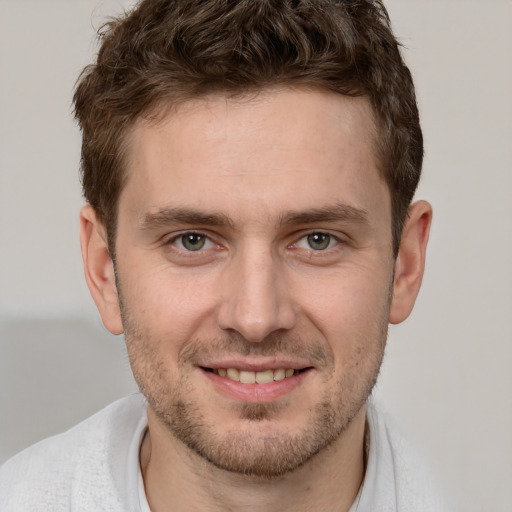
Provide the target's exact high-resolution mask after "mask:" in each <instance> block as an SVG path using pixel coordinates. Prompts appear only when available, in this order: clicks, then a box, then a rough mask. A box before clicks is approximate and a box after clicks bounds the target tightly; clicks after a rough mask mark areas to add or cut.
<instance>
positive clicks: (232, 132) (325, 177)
mask: <svg viewBox="0 0 512 512" xmlns="http://www.w3.org/2000/svg"><path fill="white" fill-rule="evenodd" d="M164 112H165V114H164V115H162V116H159V118H158V120H154V119H153V120H147V119H140V120H139V121H138V122H137V123H136V124H135V126H134V128H133V131H132V133H131V135H130V137H129V141H128V142H129V145H128V152H127V155H126V157H127V159H126V164H127V165H126V168H127V180H126V187H125V190H123V192H122V193H121V198H120V200H121V202H122V200H123V197H124V196H126V195H130V196H133V197H131V199H130V200H131V202H132V207H133V208H137V209H141V210H145V211H151V210H155V209H157V208H159V207H161V206H165V205H166V203H168V204H169V205H170V206H175V203H183V202H184V203H186V204H184V205H181V204H178V205H179V206H187V207H189V206H191V207H203V208H205V207H208V209H210V210H219V209H220V210H229V209H230V208H231V207H233V208H237V209H238V210H240V207H241V206H245V209H250V208H251V205H252V206H253V207H257V209H258V210H259V211H260V213H261V212H264V211H269V212H270V214H272V212H273V211H275V213H276V214H277V209H279V207H282V209H288V210H298V209H300V208H301V207H302V206H304V208H311V207H318V206H319V205H320V203H322V202H328V201H329V200H331V202H340V201H342V202H343V201H344V202H348V203H350V202H352V203H354V204H353V206H355V207H361V208H363V207H366V206H367V204H368V203H369V202H370V203H371V201H372V200H374V199H375V197H376V196H379V195H383V196H385V197H384V200H385V201H387V200H388V199H389V198H388V197H387V196H388V195H389V194H388V191H387V187H386V186H385V184H384V182H383V181H382V179H381V178H380V173H379V172H378V165H377V164H378V162H377V158H376V151H375V137H376V128H375V122H374V116H373V112H372V108H371V106H370V104H369V101H368V100H367V99H366V98H363V97H359V98H349V97H346V96H341V95H339V94H335V93H330V92H323V91H312V90H297V89H269V90H265V91H263V92H260V93H258V94H257V95H252V96H243V97H236V98H232V97H227V96H225V95H221V94H216V95H211V96H208V97H203V98H199V99H194V100H189V101H186V102H184V103H180V104H178V105H176V106H173V107H172V108H168V109H165V110H164ZM220 198H222V200H220ZM237 200H238V203H237ZM358 202H360V203H366V204H365V205H363V204H360V205H358V204H356V203H358ZM306 203H308V204H306ZM365 209H366V208H365ZM237 213H238V214H239V213H240V212H239V211H238V212H237ZM228 214H229V212H228Z"/></svg>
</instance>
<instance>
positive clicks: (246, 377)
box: [240, 370, 256, 384]
mask: <svg viewBox="0 0 512 512" xmlns="http://www.w3.org/2000/svg"><path fill="white" fill-rule="evenodd" d="M240 382H241V383H242V384H254V383H255V382H256V374H255V373H254V372H247V371H245V370H240Z"/></svg>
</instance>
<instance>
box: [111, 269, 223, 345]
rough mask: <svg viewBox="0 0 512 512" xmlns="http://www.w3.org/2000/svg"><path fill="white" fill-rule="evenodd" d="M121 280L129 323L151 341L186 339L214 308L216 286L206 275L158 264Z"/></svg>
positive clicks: (178, 340) (207, 318)
mask: <svg viewBox="0 0 512 512" xmlns="http://www.w3.org/2000/svg"><path fill="white" fill-rule="evenodd" d="M120 277H121V275H120ZM120 280H121V282H122V299H123V303H124V306H125V309H126V310H127V312H128V313H129V314H130V317H131V319H132V322H133V321H134V322H136V324H137V325H138V327H139V329H142V332H144V331H145V332H146V333H147V338H149V339H151V340H153V341H157V340H159V339H163V340H164V341H165V342H167V343H168V342H169V341H172V342H174V343H179V342H180V340H182V339H189V338H190V337H193V336H194V335H195V334H196V331H197V330H198V329H199V328H200V326H201V324H202V323H204V322H209V321H210V320H209V319H210V317H211V314H212V312H213V311H214V310H215V300H216V298H215V297H216V295H217V293H216V291H215V290H216V286H215V283H214V282H213V280H212V279H210V278H209V277H208V276H206V275H203V276H192V275H191V273H189V272H177V271H176V270H172V269H169V268H168V267H167V266H165V265H161V266H160V267H156V268H154V269H152V270H151V271H148V272H139V273H138V274H137V275H136V276H135V275H134V276H133V277H132V278H131V279H126V280H123V279H120ZM210 323H211V322H210Z"/></svg>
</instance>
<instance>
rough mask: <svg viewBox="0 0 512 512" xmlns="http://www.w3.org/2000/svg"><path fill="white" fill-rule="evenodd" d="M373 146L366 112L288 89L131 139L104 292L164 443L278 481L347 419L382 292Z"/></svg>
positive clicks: (219, 102)
mask: <svg viewBox="0 0 512 512" xmlns="http://www.w3.org/2000/svg"><path fill="white" fill-rule="evenodd" d="M373 137H374V124H373V120H372V113H371V109H370V107H369V105H368V103H367V101H366V100H365V99H363V98H347V97H343V96H339V95H334V94H331V93H326V92H312V91H300V90H272V91H264V92H263V93H261V94H259V95H258V96H257V97H251V98H242V99H240V98H238V99H227V98H226V97H224V96H220V95H218V96H212V97H208V98H205V99H200V100H194V101H190V102H188V103H185V104H183V105H180V106H179V107H177V108H176V110H175V111H173V112H171V113H170V114H169V116H168V117H166V118H165V119H164V120H162V121H161V122H159V123H155V122H152V123H150V122H145V121H140V122H139V123H138V124H137V125H136V127H135V129H134V132H133V134H132V137H131V141H130V151H129V154H128V162H129V163H128V170H127V183H126V186H125V188H124V189H123V191H122V193H121V196H120V200H119V214H118V219H119V221H118V222H119V224H118V231H117V240H116V254H117V262H116V270H117V285H118V290H117V291H118V294H119V300H120V304H121V312H122V324H123V328H124V331H125V337H126V342H127V347H128V353H129V357H130V362H131V365H132V369H133V373H134V375H135V378H136V380H137V383H138V384H139V386H140V389H141V391H142V392H143V393H144V395H145V396H146V397H147V399H148V402H149V404H150V407H151V412H152V414H153V416H154V417H155V418H156V420H155V421H157V422H158V423H159V427H160V428H164V429H165V431H166V432H167V433H168V436H169V438H170V439H172V440H173V442H178V443H184V444H185V445H186V446H188V447H189V448H190V449H191V450H193V451H194V452H196V453H198V454H200V455H201V456H202V457H204V458H205V459H207V460H209V461H210V462H212V463H213V464H215V465H216V466H218V467H221V468H224V469H227V470H229V471H235V472H241V473H246V474H253V475H264V476H275V475H280V474H283V473H285V472H287V471H291V470H293V469H295V468H296V467H298V466H300V465H301V464H303V463H304V462H305V461H307V460H309V459H310V458H311V457H313V456H314V455H315V454H317V453H318V452H320V451H321V450H322V449H323V448H324V447H326V446H327V445H329V444H331V443H333V442H335V441H336V440H338V439H339V438H340V437H341V436H343V433H344V432H345V431H346V429H347V428H348V426H349V425H350V423H351V420H352V419H353V418H354V417H355V416H356V415H357V414H358V413H359V411H360V410H361V407H362V406H363V404H364V402H365V400H366V398H367V396H368V394H369V393H370V390H371V388H372V386H373V384H374V382H375V380H376V377H377V374H378V371H379V367H380V364H381V360H382V356H383V350H384V345H385V339H386V331H387V324H388V320H389V311H390V309H389V308H390V299H391V294H392V284H393V258H392V245H391V213H390V212H391V208H390V197H389V192H388V189H387V187H386V185H385V183H384V182H383V180H382V179H381V178H380V175H379V172H378V170H377V162H376V158H375V155H374V151H373ZM150 417H151V416H150ZM150 428H151V425H150Z"/></svg>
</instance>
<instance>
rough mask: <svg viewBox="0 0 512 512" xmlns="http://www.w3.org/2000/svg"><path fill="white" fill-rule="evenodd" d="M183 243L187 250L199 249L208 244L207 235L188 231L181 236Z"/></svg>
mask: <svg viewBox="0 0 512 512" xmlns="http://www.w3.org/2000/svg"><path fill="white" fill-rule="evenodd" d="M180 241H181V245H182V246H183V247H184V248H185V249H186V250H187V251H199V250H201V249H202V248H203V247H204V246H205V244H206V237H205V236H204V235H200V234H199V233H187V234H186V235H182V236H181V237H180Z"/></svg>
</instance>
